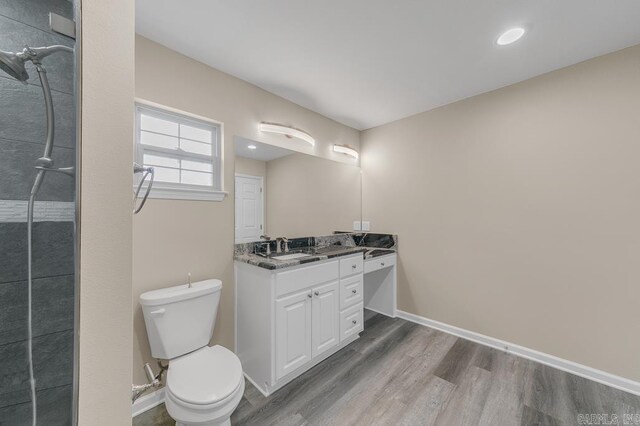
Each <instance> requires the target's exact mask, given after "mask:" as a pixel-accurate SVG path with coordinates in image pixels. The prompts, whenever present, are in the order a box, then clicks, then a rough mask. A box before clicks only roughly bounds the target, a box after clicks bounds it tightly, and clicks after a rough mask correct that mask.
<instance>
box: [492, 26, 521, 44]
mask: <svg viewBox="0 0 640 426" xmlns="http://www.w3.org/2000/svg"><path fill="white" fill-rule="evenodd" d="M523 35H524V28H520V27H515V28H511V29H508V30H507V31H505V32H503V33H502V34H501V35H500V37H498V40H496V43H498V45H500V46H506V45H507V44H511V43H515V42H516V41H518V40H520V38H521V37H522V36H523Z"/></svg>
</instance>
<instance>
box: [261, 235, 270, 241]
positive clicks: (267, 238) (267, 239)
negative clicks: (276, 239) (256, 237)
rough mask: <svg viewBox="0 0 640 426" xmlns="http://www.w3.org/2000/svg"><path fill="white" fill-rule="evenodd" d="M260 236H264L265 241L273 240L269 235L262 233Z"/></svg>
mask: <svg viewBox="0 0 640 426" xmlns="http://www.w3.org/2000/svg"><path fill="white" fill-rule="evenodd" d="M260 238H262V239H263V240H265V241H271V237H270V236H268V235H260Z"/></svg>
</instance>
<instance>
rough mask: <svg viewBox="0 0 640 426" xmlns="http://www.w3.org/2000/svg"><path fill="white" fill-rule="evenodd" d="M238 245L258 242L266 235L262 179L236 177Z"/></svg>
mask: <svg viewBox="0 0 640 426" xmlns="http://www.w3.org/2000/svg"><path fill="white" fill-rule="evenodd" d="M235 184H236V191H235V192H236V200H235V201H236V229H235V232H236V243H244V242H251V241H258V240H259V239H260V235H262V234H263V233H264V231H263V227H264V216H263V211H264V205H263V204H264V200H263V197H262V178H261V177H259V176H247V175H236V180H235Z"/></svg>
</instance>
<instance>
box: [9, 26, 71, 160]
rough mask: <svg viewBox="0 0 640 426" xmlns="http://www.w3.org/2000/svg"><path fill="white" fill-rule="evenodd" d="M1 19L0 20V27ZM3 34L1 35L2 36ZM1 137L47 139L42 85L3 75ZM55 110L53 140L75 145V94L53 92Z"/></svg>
mask: <svg viewBox="0 0 640 426" xmlns="http://www.w3.org/2000/svg"><path fill="white" fill-rule="evenodd" d="M1 26H2V23H0V27H1ZM1 39H2V36H1V35H0V40H1ZM0 93H2V96H0V111H2V114H0V138H2V139H7V140H15V141H27V142H35V143H38V144H43V145H44V143H45V137H46V127H47V125H46V116H45V108H44V103H43V98H42V92H41V90H40V88H39V87H37V86H33V85H28V86H25V85H23V84H20V83H19V82H17V81H15V80H10V79H8V78H0ZM53 104H54V114H55V135H54V142H55V145H56V146H58V147H61V146H64V147H67V148H75V145H76V141H75V108H74V101H73V96H71V95H68V94H66V93H56V92H54V93H53Z"/></svg>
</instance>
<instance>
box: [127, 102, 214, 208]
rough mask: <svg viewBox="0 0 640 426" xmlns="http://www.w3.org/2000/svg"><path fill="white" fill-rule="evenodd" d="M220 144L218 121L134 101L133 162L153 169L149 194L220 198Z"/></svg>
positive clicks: (188, 198)
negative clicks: (134, 137) (153, 179)
mask: <svg viewBox="0 0 640 426" xmlns="http://www.w3.org/2000/svg"><path fill="white" fill-rule="evenodd" d="M221 144H222V125H221V124H220V123H216V122H214V121H209V120H206V119H200V118H195V117H193V116H190V115H187V114H184V113H176V112H173V111H168V110H163V109H160V108H157V107H151V106H147V105H144V104H136V162H137V163H138V164H144V165H145V166H151V167H153V168H154V170H155V181H154V184H153V189H152V190H151V194H150V197H152V198H173V199H183V200H213V201H221V200H222V199H223V198H224V196H225V195H226V193H225V192H223V191H222V170H221V164H222V162H221V159H220V157H221ZM137 177H138V178H140V176H137ZM141 192H142V193H144V191H141Z"/></svg>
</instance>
